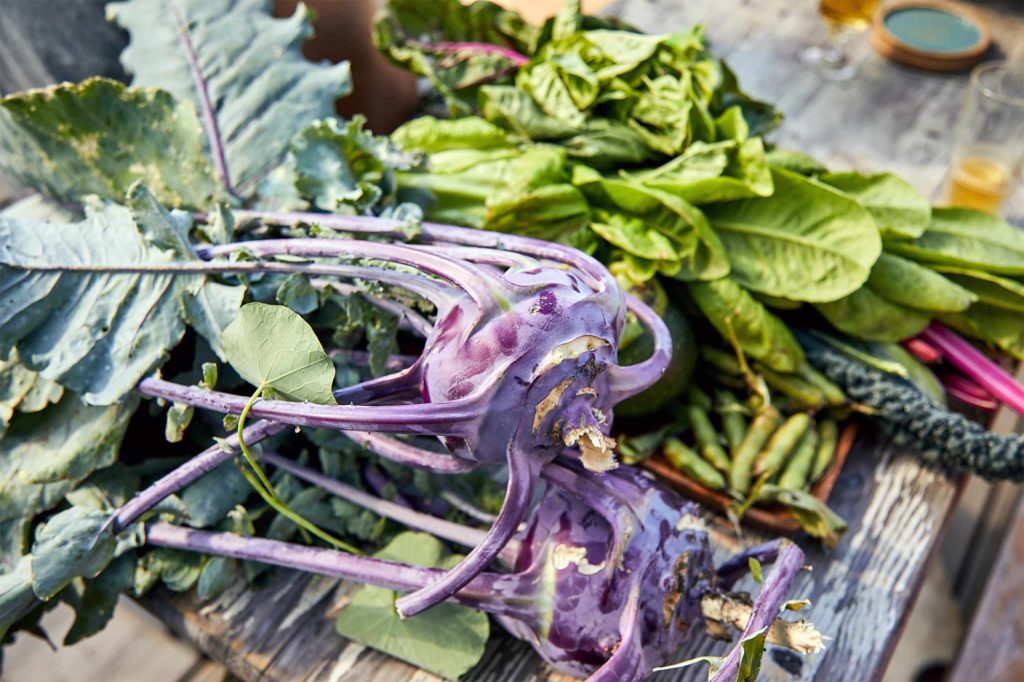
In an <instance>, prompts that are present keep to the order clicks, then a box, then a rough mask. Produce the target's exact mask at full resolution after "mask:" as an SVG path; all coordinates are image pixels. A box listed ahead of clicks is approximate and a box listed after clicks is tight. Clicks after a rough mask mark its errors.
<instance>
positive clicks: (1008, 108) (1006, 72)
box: [947, 61, 1024, 213]
mask: <svg viewBox="0 0 1024 682" xmlns="http://www.w3.org/2000/svg"><path fill="white" fill-rule="evenodd" d="M1022 164H1024V61H994V62H986V63H985V64H982V65H980V66H978V67H976V68H975V69H974V72H973V73H972V74H971V81H970V86H969V88H968V91H967V96H966V98H965V99H964V104H963V108H962V109H961V110H960V118H959V119H958V121H957V125H956V130H955V131H954V133H953V149H952V153H951V156H950V170H949V184H948V189H947V201H948V203H949V204H950V205H953V206H968V207H971V208H978V209H981V210H983V211H990V212H992V213H998V212H999V211H1000V209H1001V208H1002V207H1003V206H1004V205H1005V202H1006V199H1007V198H1008V197H1009V196H1011V195H1012V194H1013V191H1014V185H1015V184H1016V180H1017V178H1019V177H1020V175H1021V172H1022Z"/></svg>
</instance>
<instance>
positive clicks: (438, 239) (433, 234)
mask: <svg viewBox="0 0 1024 682" xmlns="http://www.w3.org/2000/svg"><path fill="white" fill-rule="evenodd" d="M234 214H235V216H236V217H238V218H239V219H240V220H261V221H264V222H268V223H273V224H276V225H297V224H301V223H306V224H317V225H321V226H323V227H327V228H330V229H335V230H342V231H347V232H360V233H363V234H376V235H380V236H387V237H392V238H395V239H407V234H406V223H405V222H403V221H401V220H394V219H391V218H376V217H373V216H354V215H333V214H327V213H303V212H287V213H285V212H280V211H242V210H239V211H235V212H234ZM193 215H194V217H195V219H196V220H207V215H206V214H205V213H195V214H193ZM420 237H421V238H422V239H423V240H424V241H426V242H428V243H434V244H443V243H452V244H462V245H464V246H478V247H481V248H485V249H498V250H501V251H515V252H518V253H521V254H526V255H529V256H533V257H534V258H545V259H548V260H552V261H555V262H557V263H565V264H566V265H571V266H573V267H575V268H576V269H577V270H579V271H580V272H582V273H583V274H584V275H585V276H586V278H587V279H588V282H587V285H588V286H590V287H591V288H593V289H595V290H596V291H604V290H615V289H616V288H617V287H618V284H616V282H615V279H614V278H613V277H612V276H611V274H610V273H609V272H608V270H607V269H605V267H604V266H603V265H601V264H600V263H599V262H598V261H597V260H595V259H594V258H591V257H590V256H588V255H587V254H585V253H582V252H581V251H577V250H576V249H574V248H572V247H569V246H563V245H562V244H556V243H554V242H548V241H544V240H542V239H535V238H533V237H523V236H520V235H511V234H504V233H502V232H488V231H485V230H474V229H471V228H468V227H457V226H455V225H445V224H443V223H421V225H420Z"/></svg>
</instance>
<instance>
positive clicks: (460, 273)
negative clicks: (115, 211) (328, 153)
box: [196, 238, 499, 310]
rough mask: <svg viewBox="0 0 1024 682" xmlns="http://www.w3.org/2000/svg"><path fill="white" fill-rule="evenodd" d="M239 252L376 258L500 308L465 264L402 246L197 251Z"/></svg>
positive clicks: (304, 243)
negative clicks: (432, 277)
mask: <svg viewBox="0 0 1024 682" xmlns="http://www.w3.org/2000/svg"><path fill="white" fill-rule="evenodd" d="M238 251H245V252H246V253H251V254H253V255H255V256H257V257H259V258H265V257H267V256H280V255H290V256H303V257H329V258H372V259H377V260H382V261H387V262H394V263H401V264H403V265H408V266H411V267H414V268H417V269H419V270H421V271H422V272H425V273H428V274H430V275H433V276H435V277H439V278H441V279H443V280H445V281H447V282H451V283H452V284H454V285H455V286H457V287H460V288H462V289H463V290H464V291H465V292H466V293H467V294H468V295H469V296H470V297H472V299H473V300H474V301H475V302H476V303H477V305H479V306H480V307H481V308H482V309H484V310H496V309H498V307H499V306H498V301H497V299H496V298H495V296H494V292H492V291H491V286H490V283H489V282H488V281H487V280H485V279H484V278H483V277H481V275H480V273H479V272H478V271H477V270H475V269H473V268H471V267H468V266H467V265H466V264H465V263H464V262H462V261H459V260H456V259H454V258H446V257H444V256H439V255H437V254H432V253H424V252H423V251H419V250H416V249H414V248H411V247H409V246H405V245H402V244H386V243H380V242H369V241H360V240H355V239H316V238H291V239H261V240H257V241H249V242H237V243H232V244H221V245H219V246H204V247H200V248H197V249H196V254H197V255H198V256H199V257H200V258H204V259H209V258H216V257H218V256H229V255H231V254H232V253H236V252H238Z"/></svg>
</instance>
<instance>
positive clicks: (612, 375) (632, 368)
mask: <svg viewBox="0 0 1024 682" xmlns="http://www.w3.org/2000/svg"><path fill="white" fill-rule="evenodd" d="M626 307H627V308H628V309H629V310H631V311H632V312H633V314H634V315H636V316H637V319H638V320H639V321H640V324H642V325H643V326H644V327H646V328H647V329H649V330H650V332H651V333H652V334H653V335H654V352H653V353H651V357H649V358H647V359H646V360H644V361H643V362H638V363H637V364H635V365H627V366H625V367H622V366H619V365H612V366H611V367H609V368H608V376H609V386H610V387H611V392H612V393H611V400H612V403H613V404H615V403H620V402H622V401H623V400H625V399H626V398H631V397H632V396H634V395H637V394H638V393H643V392H644V391H646V390H647V389H648V388H650V387H651V385H652V384H653V383H654V382H655V381H657V380H658V379H659V378H660V377H661V375H662V374H664V373H665V369H666V368H667V367H668V363H669V361H670V360H671V359H672V335H671V334H670V333H669V331H668V327H666V326H665V322H664V321H663V320H662V319H661V317H659V316H658V314H657V313H656V312H654V311H653V310H651V308H650V306H648V305H647V304H646V303H644V302H643V301H641V300H640V299H639V298H637V297H636V296H633V295H632V294H626Z"/></svg>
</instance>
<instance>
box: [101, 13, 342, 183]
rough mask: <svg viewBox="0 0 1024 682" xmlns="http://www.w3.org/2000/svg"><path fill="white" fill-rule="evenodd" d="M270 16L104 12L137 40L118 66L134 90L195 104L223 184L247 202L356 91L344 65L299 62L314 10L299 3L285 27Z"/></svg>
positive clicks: (302, 60)
mask: <svg viewBox="0 0 1024 682" xmlns="http://www.w3.org/2000/svg"><path fill="white" fill-rule="evenodd" d="M270 10H271V2H270V0H128V1H127V2H118V3H114V4H111V5H108V7H107V14H108V16H109V17H110V18H111V19H112V20H114V21H116V22H117V23H119V24H120V25H121V26H122V27H124V28H125V29H127V30H128V32H129V33H130V34H131V38H132V40H131V42H130V43H129V45H128V47H127V48H126V49H125V51H124V52H123V53H122V55H121V62H122V63H123V64H124V67H125V69H126V70H127V71H128V72H129V73H131V74H132V75H133V76H134V78H133V80H132V85H133V86H156V87H159V88H163V89H164V90H167V91H168V92H170V93H171V94H172V95H173V96H174V97H175V99H177V100H178V101H182V102H191V103H192V104H193V105H194V107H195V109H196V111H198V112H200V116H201V118H202V121H203V127H204V129H205V131H206V136H205V139H206V147H207V149H208V150H209V152H210V154H211V157H212V159H213V162H214V166H215V168H217V171H218V174H220V175H221V176H222V177H221V180H222V181H223V182H224V184H225V185H226V186H227V187H228V188H229V189H231V188H234V189H237V190H238V191H239V192H241V193H242V194H243V195H246V196H247V195H248V194H250V193H251V190H252V188H253V185H254V183H255V182H256V181H258V180H259V179H260V178H262V177H263V176H264V175H266V174H267V173H268V172H269V171H270V170H271V169H272V168H273V167H275V166H276V165H278V163H279V162H280V161H281V159H282V157H283V156H284V153H285V151H286V150H287V147H288V144H289V142H290V141H291V140H292V138H293V137H294V135H295V134H296V133H297V132H298V131H299V130H301V129H302V128H303V127H304V126H305V125H306V124H308V123H309V122H310V121H312V120H314V119H317V118H324V117H326V116H330V115H332V114H333V113H334V101H335V100H336V99H337V98H338V97H341V96H343V95H346V94H348V92H349V90H350V79H349V67H348V63H347V62H343V63H341V64H336V65H330V64H323V63H322V64H313V63H311V62H309V61H307V60H306V59H305V58H304V57H303V56H302V53H301V51H300V50H301V47H302V43H303V42H304V41H305V39H306V38H307V37H309V35H310V34H311V33H312V25H311V21H310V17H311V14H310V13H311V10H309V8H307V7H306V6H305V5H302V4H301V3H300V4H299V6H298V9H297V10H296V11H295V14H293V15H292V16H291V17H288V18H285V19H275V18H273V17H272V16H271V15H270ZM160 144H162V145H166V144H168V143H167V142H163V141H161V143H160ZM222 160H223V166H226V169H225V168H222V167H220V166H221V165H222V164H221V161H222ZM225 171H226V172H225ZM224 175H227V176H228V177H223V176H224Z"/></svg>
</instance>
